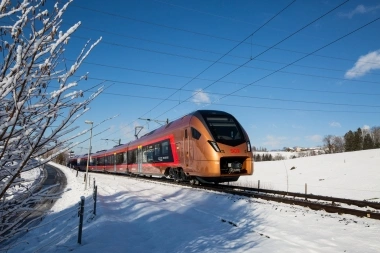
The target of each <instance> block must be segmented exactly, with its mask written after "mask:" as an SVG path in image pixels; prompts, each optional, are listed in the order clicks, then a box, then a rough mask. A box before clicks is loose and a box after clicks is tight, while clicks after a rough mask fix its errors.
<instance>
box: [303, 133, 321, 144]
mask: <svg viewBox="0 0 380 253" xmlns="http://www.w3.org/2000/svg"><path fill="white" fill-rule="evenodd" d="M306 139H307V140H309V141H312V142H321V141H322V136H320V135H318V134H315V135H311V136H306Z"/></svg>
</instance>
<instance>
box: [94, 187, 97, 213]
mask: <svg viewBox="0 0 380 253" xmlns="http://www.w3.org/2000/svg"><path fill="white" fill-rule="evenodd" d="M97 195H98V186H97V185H96V186H95V188H94V215H96V199H97Z"/></svg>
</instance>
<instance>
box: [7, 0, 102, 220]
mask: <svg viewBox="0 0 380 253" xmlns="http://www.w3.org/2000/svg"><path fill="white" fill-rule="evenodd" d="M45 2H46V0H20V1H9V0H1V3H0V19H1V21H2V22H0V54H1V57H2V60H1V61H0V200H1V201H0V209H1V210H0V215H1V216H2V220H3V221H4V217H5V216H4V213H7V212H8V210H9V209H12V208H13V207H14V206H15V203H22V202H23V201H25V199H22V200H18V199H16V195H15V194H14V191H12V192H13V193H11V191H10V189H11V188H15V187H16V186H20V185H21V183H22V181H23V178H22V177H21V173H22V172H25V171H28V170H31V169H35V168H37V167H40V166H41V165H43V164H44V163H46V162H48V161H49V160H50V159H52V158H54V157H55V156H57V155H58V154H59V153H62V152H65V151H67V150H69V149H70V148H71V147H72V146H73V145H75V143H73V142H74V141H75V140H74V139H75V138H76V137H78V136H79V135H81V134H84V133H86V132H82V133H78V134H74V133H73V131H74V130H75V129H76V128H74V127H72V126H71V124H72V123H73V122H74V121H75V120H76V119H78V118H79V117H80V116H81V115H83V113H85V112H86V111H87V110H88V109H89V108H88V105H89V103H90V102H91V101H92V100H93V99H94V98H95V97H96V96H97V95H98V94H99V93H100V92H101V91H102V88H99V89H98V90H97V91H96V92H95V93H94V94H92V95H91V96H90V97H89V98H83V91H81V90H78V89H77V87H76V86H78V83H79V82H80V81H84V80H85V79H87V78H86V76H87V73H83V74H82V77H77V78H76V77H75V76H74V73H76V71H77V70H78V68H79V67H80V66H81V64H82V62H83V61H84V59H85V58H86V57H87V56H88V54H89V53H90V51H91V50H92V49H93V47H94V46H96V44H98V43H99V42H100V39H98V40H96V41H95V42H93V43H91V42H90V41H89V42H88V43H86V44H85V45H83V48H82V49H80V50H79V51H78V57H77V59H76V61H75V62H74V63H72V64H71V65H70V64H68V63H67V62H65V59H64V57H63V52H64V49H65V46H66V45H67V44H68V43H69V39H70V36H71V35H72V34H73V33H74V32H75V31H76V30H77V29H78V27H79V26H80V22H78V23H77V24H75V25H73V26H72V27H70V28H69V29H67V30H64V31H61V25H62V15H63V14H64V12H65V11H66V10H67V8H68V6H69V4H70V3H71V2H72V0H68V1H67V2H66V3H65V4H62V1H54V2H56V3H55V4H54V6H51V8H50V9H49V7H47V4H46V3H45ZM49 4H50V3H49ZM52 150H59V153H53V154H52V155H51V156H50V157H49V158H48V159H45V160H40V159H39V158H40V157H42V155H44V154H46V153H48V152H49V151H52ZM8 200H9V201H11V202H12V203H13V204H12V205H9V202H8ZM2 220H0V224H1V222H2Z"/></svg>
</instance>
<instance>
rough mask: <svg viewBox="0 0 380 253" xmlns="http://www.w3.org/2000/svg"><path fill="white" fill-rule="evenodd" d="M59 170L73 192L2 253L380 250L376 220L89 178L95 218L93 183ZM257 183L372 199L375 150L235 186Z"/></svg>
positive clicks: (378, 159) (262, 167)
mask: <svg viewBox="0 0 380 253" xmlns="http://www.w3.org/2000/svg"><path fill="white" fill-rule="evenodd" d="M293 167H294V168H293ZM60 168H61V169H62V170H63V171H64V173H65V174H66V176H67V179H68V180H67V182H68V189H70V190H67V191H66V192H65V193H64V194H63V195H62V198H61V199H59V200H58V201H57V202H56V204H55V205H54V206H53V209H52V213H51V214H49V215H48V216H47V217H46V218H45V219H44V220H43V221H42V222H41V223H40V224H39V225H38V226H37V227H35V228H33V229H31V230H30V231H29V232H28V233H26V234H25V235H24V236H23V237H21V238H19V239H18V240H17V241H15V242H13V243H12V244H11V245H9V246H7V247H6V248H9V250H8V252H334V253H335V252H368V253H369V252H380V240H379V234H380V221H378V220H372V219H368V218H358V217H355V216H351V215H338V214H329V213H326V212H323V211H313V210H310V209H308V208H302V207H296V206H290V205H286V204H278V203H274V202H268V201H263V200H258V199H248V198H244V197H234V196H231V195H226V194H221V193H215V192H205V191H198V190H192V189H189V188H187V187H183V186H171V185H164V184H158V183H151V182H146V181H144V180H141V179H139V180H136V179H132V178H120V177H115V176H112V175H100V174H91V177H92V178H91V181H92V179H93V178H94V177H95V178H96V184H97V185H98V203H97V215H96V216H94V215H93V214H92V209H93V202H92V199H91V194H92V185H91V187H90V188H89V189H87V190H86V191H85V190H84V185H83V175H82V174H81V175H80V177H75V172H74V171H71V170H70V169H68V168H66V167H63V166H60ZM292 168H293V169H292ZM258 180H260V182H261V185H262V186H263V185H267V186H269V188H272V189H285V190H286V188H289V191H293V190H298V189H300V191H303V190H304V184H305V183H307V184H308V192H309V193H313V194H323V195H329V196H340V197H349V198H357V199H373V200H375V201H378V200H379V198H380V184H379V182H380V150H369V151H361V152H351V153H344V154H334V155H321V156H315V157H307V158H298V159H292V160H285V161H277V162H259V163H256V164H255V172H254V175H253V176H251V177H245V178H241V180H239V183H240V184H252V185H253V184H255V182H257V181H258ZM80 196H85V197H86V205H85V219H84V227H83V237H82V244H81V245H80V244H78V243H77V235H78V227H77V226H78V222H79V219H78V216H77V207H78V205H77V203H78V201H79V199H80ZM1 248H2V249H3V250H4V249H6V248H3V247H1Z"/></svg>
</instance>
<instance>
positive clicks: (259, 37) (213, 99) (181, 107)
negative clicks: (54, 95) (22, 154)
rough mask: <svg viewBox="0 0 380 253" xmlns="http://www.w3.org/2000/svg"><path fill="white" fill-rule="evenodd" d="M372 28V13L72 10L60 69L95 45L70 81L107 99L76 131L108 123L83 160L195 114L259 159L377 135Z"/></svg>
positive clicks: (205, 4)
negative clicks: (356, 133)
mask: <svg viewBox="0 0 380 253" xmlns="http://www.w3.org/2000/svg"><path fill="white" fill-rule="evenodd" d="M339 5H340V6H339ZM286 6H288V7H286ZM337 6H339V7H337ZM335 7H337V8H336V9H335V10H333V9H334V8H335ZM281 10H283V11H282V12H281V13H280V11H281ZM331 10H333V11H331ZM329 11H331V12H330V13H328V12H329ZM326 13H328V14H326ZM324 14H326V15H324ZM379 17H380V2H379V1H347V2H345V1H311V0H309V1H295V2H292V1H251V0H250V1H245V0H244V1H243V0H242V1H227V0H218V1H211V0H210V1H171V0H162V1H161V0H157V1H155V0H141V1H110V2H104V1H98V0H94V1H91V5H90V4H88V3H87V2H86V4H85V3H84V2H83V1H74V2H73V3H72V4H71V5H70V7H69V9H68V11H67V12H66V13H65V15H64V16H63V25H62V29H65V28H66V29H67V28H68V27H69V26H70V25H72V24H74V23H75V22H77V21H81V22H82V25H81V27H80V28H79V29H78V31H77V32H76V33H75V35H74V36H72V38H71V40H70V43H69V44H68V45H67V48H66V52H65V57H66V58H67V59H68V60H69V61H68V63H70V60H73V59H75V56H76V55H77V54H78V53H79V52H80V50H81V48H82V46H83V45H84V44H85V42H86V40H88V39H92V40H93V41H95V40H96V39H98V38H99V37H102V38H103V39H102V41H101V42H100V44H99V45H98V46H97V47H96V48H95V49H94V50H93V51H92V52H91V55H90V56H89V57H88V58H87V59H86V61H85V63H84V64H83V65H82V67H81V68H80V69H79V71H78V72H77V74H78V75H82V74H83V73H85V72H89V73H90V74H89V78H88V80H87V81H86V82H82V83H80V87H81V89H87V88H89V87H92V86H94V85H97V84H99V83H101V82H104V85H105V86H106V87H107V88H106V90H105V91H104V93H103V94H101V95H100V97H98V98H97V99H96V100H95V101H94V102H93V103H92V104H91V110H90V111H89V112H88V113H87V114H86V115H85V116H84V118H83V119H80V120H79V121H78V122H77V125H78V126H79V127H80V129H82V130H83V129H85V128H86V127H87V128H88V127H89V125H86V124H84V121H85V120H91V121H93V122H94V123H95V124H97V123H99V122H101V121H102V120H104V119H106V118H108V117H110V116H113V115H118V117H116V118H114V119H112V120H109V121H106V122H105V123H103V124H101V125H99V126H97V127H96V128H95V129H94V134H98V135H96V136H95V137H93V151H97V150H100V149H105V148H110V147H112V146H113V145H114V144H115V142H114V141H111V140H115V141H117V140H119V139H121V142H122V143H126V142H129V141H131V140H133V139H134V127H135V126H144V129H143V131H142V133H143V132H144V131H145V132H146V131H151V130H153V129H155V128H157V127H159V124H157V123H154V122H150V123H149V124H147V122H146V121H143V120H138V118H150V119H156V120H162V121H165V120H166V119H169V120H174V119H177V118H179V117H181V116H183V115H185V114H187V113H189V112H192V111H194V110H197V109H213V110H222V111H226V112H229V113H231V114H233V115H234V116H235V117H236V118H237V119H238V120H239V121H240V123H241V124H242V125H243V127H244V128H245V129H246V131H247V132H248V134H249V136H250V139H251V143H252V145H253V146H256V147H265V148H267V149H269V150H272V149H281V148H283V147H286V146H290V147H293V146H303V147H312V146H318V145H322V139H323V137H324V136H325V135H328V134H332V135H339V136H342V135H344V134H345V133H346V132H347V131H349V130H356V129H357V128H358V127H373V126H379V125H380V121H379V119H380V78H379V77H380V32H379V31H380V20H379ZM318 18H319V19H318ZM316 19H318V20H317V21H315V22H313V21H314V20H316ZM268 21H269V22H268ZM372 21H374V22H372ZM312 22H313V23H312ZM370 22H372V23H370ZM308 24H309V25H308ZM303 27H304V29H302V30H300V29H301V28H303ZM359 28H360V29H359ZM355 30H356V31H355ZM354 31H355V32H354ZM292 34H293V35H292ZM250 35H251V36H250ZM290 35H292V36H290ZM86 95H87V96H88V95H90V93H86ZM106 129H108V130H106ZM99 133H101V134H99ZM104 139H109V140H108V141H106V140H104ZM87 149H88V143H87V142H84V143H83V144H81V145H79V147H77V148H75V149H74V151H75V152H76V153H85V152H87Z"/></svg>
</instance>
